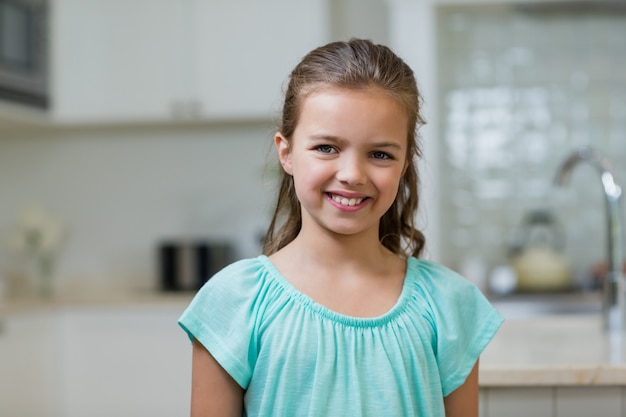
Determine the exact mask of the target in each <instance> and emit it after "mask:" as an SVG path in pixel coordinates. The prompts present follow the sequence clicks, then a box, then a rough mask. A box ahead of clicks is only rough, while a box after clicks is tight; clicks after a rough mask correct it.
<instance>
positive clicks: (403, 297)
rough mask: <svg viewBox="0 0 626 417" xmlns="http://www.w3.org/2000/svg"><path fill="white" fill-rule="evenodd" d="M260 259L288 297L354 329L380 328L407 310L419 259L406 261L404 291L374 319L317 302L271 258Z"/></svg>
mask: <svg viewBox="0 0 626 417" xmlns="http://www.w3.org/2000/svg"><path fill="white" fill-rule="evenodd" d="M258 259H259V260H260V261H261V263H262V264H263V266H264V267H265V269H266V270H267V272H268V273H269V276H270V277H271V278H272V279H273V280H274V281H275V282H276V283H278V284H279V285H280V286H281V287H282V289H283V291H284V292H285V293H286V295H288V296H289V297H290V298H292V299H293V300H294V301H296V302H297V303H299V304H300V305H302V306H303V307H305V308H307V309H309V310H310V311H313V312H314V313H316V314H318V315H320V316H322V317H324V318H325V319H327V320H331V321H334V322H337V323H340V324H343V325H347V326H352V327H379V326H382V325H385V324H387V323H389V322H391V321H393V320H394V319H395V318H396V317H398V315H400V314H402V312H404V310H405V309H406V305H407V303H408V300H409V298H410V296H409V293H410V287H411V283H412V281H413V280H415V275H416V274H414V273H412V272H411V271H412V270H413V269H414V268H415V267H416V263H417V259H415V258H413V257H410V258H408V259H407V260H406V270H405V274H404V281H403V283H402V291H401V292H400V295H399V296H398V299H397V300H396V302H395V304H394V305H393V306H392V307H391V308H390V309H389V310H388V311H387V312H385V313H383V314H381V315H379V316H374V317H360V316H350V315H347V314H343V313H339V312H337V311H335V310H332V309H331V308H329V307H326V306H325V305H323V304H321V303H319V302H317V301H315V300H314V299H313V298H311V297H310V296H308V295H307V294H305V293H303V292H302V291H300V290H298V289H297V288H296V287H294V286H293V284H291V282H289V281H288V280H287V279H286V278H285V277H284V276H283V274H282V273H281V272H280V271H279V270H278V268H277V267H276V265H274V263H273V262H272V261H271V260H270V259H269V257H267V256H266V255H260V256H259V257H258Z"/></svg>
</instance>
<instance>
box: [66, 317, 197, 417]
mask: <svg viewBox="0 0 626 417" xmlns="http://www.w3.org/2000/svg"><path fill="white" fill-rule="evenodd" d="M182 310H183V307H179V306H176V307H163V306H152V307H150V306H137V307H108V308H93V307H92V308H83V309H75V310H70V311H67V312H66V313H65V315H64V320H63V323H64V326H63V327H64V332H63V334H64V344H63V359H64V364H65V369H64V371H65V373H64V381H65V383H64V391H65V398H64V402H65V404H66V407H65V411H66V414H65V417H84V416H90V417H109V416H115V415H123V416H125V417H145V416H151V417H160V416H163V417H166V416H168V417H169V416H182V415H188V414H189V400H190V392H191V391H190V387H191V344H190V342H189V340H188V339H187V337H186V335H185V333H184V332H183V331H182V330H181V329H180V328H179V326H178V325H177V320H178V317H179V316H180V314H181V312H182Z"/></svg>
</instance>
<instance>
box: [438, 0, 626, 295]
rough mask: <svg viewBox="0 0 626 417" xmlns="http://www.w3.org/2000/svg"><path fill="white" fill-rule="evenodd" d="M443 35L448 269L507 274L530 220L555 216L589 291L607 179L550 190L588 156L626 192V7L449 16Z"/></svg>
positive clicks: (585, 176) (457, 9)
mask: <svg viewBox="0 0 626 417" xmlns="http://www.w3.org/2000/svg"><path fill="white" fill-rule="evenodd" d="M437 25H438V28H437V33H438V36H437V41H438V52H437V54H438V78H439V87H438V88H439V93H440V94H439V97H441V101H440V109H439V110H440V111H439V114H441V117H440V119H439V121H440V126H439V131H440V132H441V134H440V141H441V142H440V146H441V152H440V155H441V161H440V166H441V178H440V181H441V192H440V198H441V205H440V206H441V209H442V214H441V218H442V219H444V222H443V225H442V232H443V233H442V234H443V237H442V257H443V260H444V262H445V263H446V264H448V265H451V266H453V267H458V268H461V267H462V265H463V264H464V261H466V260H467V259H468V258H473V259H476V258H480V259H481V260H482V262H483V264H484V266H485V267H486V268H487V271H489V270H491V269H492V268H493V267H495V266H498V265H506V264H507V263H508V261H509V257H508V251H509V248H510V246H511V242H512V240H513V239H514V237H515V236H516V233H517V232H518V231H519V226H520V224H521V222H522V219H523V217H524V216H525V214H526V213H527V212H528V211H529V210H535V209H548V210H550V211H552V212H553V213H554V215H555V216H556V218H557V219H558V221H559V222H560V226H561V227H562V229H563V232H564V236H565V242H564V243H565V247H564V249H563V252H564V253H565V254H566V255H567V259H568V261H569V262H570V265H571V267H572V270H573V279H572V281H573V283H574V284H575V285H580V284H582V283H583V282H584V280H585V279H586V278H587V277H588V273H587V271H588V269H589V267H590V265H591V264H592V263H594V262H596V261H598V260H601V259H603V258H604V257H605V242H606V239H607V238H606V234H607V231H606V225H605V222H606V216H605V211H604V210H605V205H604V197H603V193H602V187H601V182H600V176H599V174H598V173H597V171H595V170H594V169H593V168H592V167H591V166H590V165H580V166H578V167H576V168H575V170H574V173H573V176H572V177H571V181H570V183H569V185H568V186H567V187H565V188H561V189H557V187H555V186H554V184H553V180H554V177H555V173H556V171H557V167H558V166H559V165H560V163H561V162H562V161H563V160H564V159H565V158H566V157H567V155H568V154H569V153H570V152H572V151H573V150H574V149H575V148H576V147H578V146H581V145H591V146H593V147H594V148H596V149H597V150H598V151H600V152H602V153H604V154H605V155H607V156H608V157H609V158H610V160H611V161H612V164H613V167H614V172H615V176H616V179H617V181H618V183H619V184H621V185H622V187H626V7H613V8H607V7H593V8H591V7H573V6H571V5H569V6H568V5H560V6H554V7H544V6H539V7H519V6H514V5H508V6H504V5H501V6H471V7H470V6H445V7H440V8H438V13H437ZM550 231H551V229H548V232H550Z"/></svg>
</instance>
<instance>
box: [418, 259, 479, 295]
mask: <svg viewBox="0 0 626 417" xmlns="http://www.w3.org/2000/svg"><path fill="white" fill-rule="evenodd" d="M407 276H408V277H409V279H412V280H413V281H415V283H416V284H417V285H420V286H424V287H426V288H428V289H431V290H435V289H439V290H443V289H446V290H450V289H458V290H462V291H463V290H470V289H474V288H476V287H475V285H474V284H473V283H472V282H470V281H469V280H468V279H465V278H464V277H463V276H461V275H460V274H458V273H457V272H455V271H453V270H452V269H450V268H448V267H446V266H444V265H442V264H440V263H437V262H433V261H429V260H425V259H417V258H413V257H411V258H409V259H408V261H407Z"/></svg>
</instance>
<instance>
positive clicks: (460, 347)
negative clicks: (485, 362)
mask: <svg viewBox="0 0 626 417" xmlns="http://www.w3.org/2000/svg"><path fill="white" fill-rule="evenodd" d="M427 273H428V274H429V275H430V277H429V282H430V287H431V288H429V289H428V292H429V293H430V296H431V297H432V301H431V308H432V311H431V314H432V316H433V317H432V319H433V321H434V323H433V324H434V327H435V340H434V341H433V342H434V348H435V355H436V358H437V366H438V368H439V373H440V375H441V384H442V389H443V395H444V396H447V395H448V394H450V393H451V392H453V391H454V390H456V389H457V388H458V387H460V386H461V385H462V384H463V383H464V382H465V380H466V379H467V376H468V375H469V373H470V372H471V370H472V368H473V366H474V365H475V363H476V361H477V360H478V358H479V356H480V354H481V353H482V351H483V350H484V349H485V348H486V347H487V345H488V344H489V342H490V341H491V339H492V338H493V337H494V336H495V334H496V332H497V331H498V329H499V328H500V326H501V325H502V323H503V321H504V319H503V318H502V316H501V315H500V314H499V313H498V312H497V310H496V309H495V308H494V307H493V306H492V305H491V303H490V302H489V301H488V300H487V298H486V297H485V296H484V295H483V293H482V292H481V291H480V290H479V289H478V287H476V286H475V285H474V284H473V283H471V282H470V281H469V280H467V279H465V278H463V277H462V276H460V275H458V274H457V273H455V272H454V271H452V270H450V269H448V268H445V267H443V266H441V265H437V264H432V263H431V264H429V267H428V268H427Z"/></svg>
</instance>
